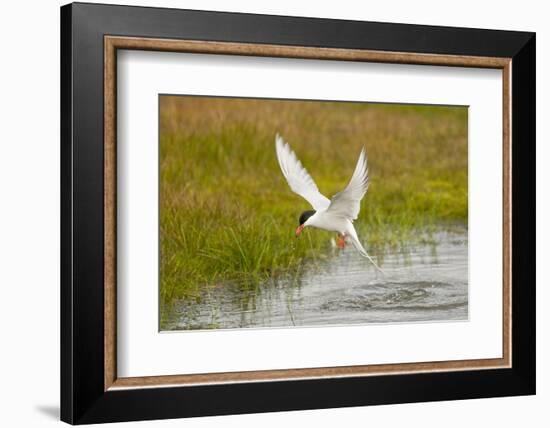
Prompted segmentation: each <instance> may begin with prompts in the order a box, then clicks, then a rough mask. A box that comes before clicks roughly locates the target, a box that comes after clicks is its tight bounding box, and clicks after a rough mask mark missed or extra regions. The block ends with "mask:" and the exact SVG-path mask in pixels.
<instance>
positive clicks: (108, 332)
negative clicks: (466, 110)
mask: <svg viewBox="0 0 550 428" xmlns="http://www.w3.org/2000/svg"><path fill="white" fill-rule="evenodd" d="M107 18H108V19H107ZM119 50H140V51H151V52H174V53H178V52H179V53H195V54H206V55H233V56H239V57H241V56H246V57H250V56H252V57H268V58H293V59H312V60H326V61H329V60H330V61H350V62H367V63H384V64H385V63H389V64H414V65H419V66H430V65H437V66H449V67H471V68H490V69H499V70H502V76H503V77H502V82H503V87H502V94H503V97H502V99H503V109H502V111H503V113H502V129H503V136H502V142H503V152H502V153H503V159H502V160H490V161H488V162H493V161H497V162H499V163H501V164H502V167H503V179H502V182H503V189H502V191H503V194H502V195H503V207H504V208H503V218H502V225H503V227H502V237H503V253H502V262H503V285H502V296H503V297H502V302H503V306H502V344H503V347H502V356H501V358H496V359H495V358H490V359H484V358H480V359H475V360H460V359H458V360H454V361H423V362H412V363H400V364H378V365H373V364H368V365H354V366H334V367H308V368H298V369H276V370H250V371H238V372H221V373H219V372H218V373H196V374H185V375H179V374H177V373H174V375H168V376H167V375H162V376H144V377H119V376H118V375H117V359H116V355H117V293H116V277H117V265H116V261H117V212H116V207H117V199H116V195H117V167H116V165H117V152H116V135H117V129H118V123H117V80H116V78H117V56H116V54H117V51H119ZM151 78H153V77H151ZM535 97H536V89H535V34H534V33H526V32H511V31H496V30H481V29H464V28H448V27H433V26H420V25H408V24H389V23H373V22H357V21H339V20H329V19H313V18H296V17H282V16H266V15H250V14H235V13H221V12H205V11H191V10H177V9H160V8H142V7H128V6H108V5H92V4H84V3H73V4H69V5H66V6H63V7H62V8H61V419H62V420H63V421H65V422H68V423H71V424H85V423H98V422H116V421H130V420H145V419H164V418H178V417H191V416H203V415H223V414H236V413H253V412H254V413H256V412H269V411H282V410H300V409H316V408H328V407H346V406H363V405H374V404H390V403H405V402H419V401H438V400H451V399H466V398H481V397H497V396H511V395H529V394H534V393H535V257H534V254H535V221H534V220H535ZM488 167H490V165H488Z"/></svg>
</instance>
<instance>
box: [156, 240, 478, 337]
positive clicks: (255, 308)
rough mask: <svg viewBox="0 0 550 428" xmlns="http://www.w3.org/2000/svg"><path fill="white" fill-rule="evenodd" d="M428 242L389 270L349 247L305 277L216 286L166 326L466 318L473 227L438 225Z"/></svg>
mask: <svg viewBox="0 0 550 428" xmlns="http://www.w3.org/2000/svg"><path fill="white" fill-rule="evenodd" d="M429 241H430V243H426V244H419V245H415V246H413V247H408V248H402V249H401V250H399V251H396V252H388V253H385V254H383V263H382V266H381V267H382V269H383V270H384V273H383V274H382V273H380V272H378V271H377V270H376V269H375V268H374V267H373V266H372V264H371V263H370V262H369V261H368V260H366V259H364V258H363V257H361V256H360V255H359V254H358V253H357V252H356V251H355V250H354V249H353V247H351V246H347V247H346V249H345V250H338V249H335V250H334V252H335V255H334V256H333V257H330V258H328V259H327V260H326V261H322V262H317V263H312V264H311V266H308V267H307V268H306V269H305V271H304V272H303V273H302V274H301V275H300V277H299V278H285V279H279V280H276V281H275V280H270V281H269V282H268V283H265V284H262V285H261V286H260V287H257V288H255V289H253V290H245V291H243V288H242V287H239V286H237V285H236V284H233V285H229V284H226V285H225V286H223V287H218V288H213V289H209V290H208V291H206V292H205V293H204V296H202V297H201V299H200V303H197V302H192V303H190V302H187V301H180V302H178V303H176V305H175V309H174V310H173V311H172V313H171V315H170V317H169V320H168V322H167V323H166V325H165V327H164V329H166V330H188V329H212V328H221V329H223V328H243V327H256V328H262V327H289V326H314V325H335V324H363V323H400V322H418V321H449V320H466V319H468V237H467V232H466V231H465V230H462V231H460V232H458V233H456V232H439V233H436V234H433V235H432V236H431V238H430V240H429Z"/></svg>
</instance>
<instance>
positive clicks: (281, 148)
mask: <svg viewBox="0 0 550 428" xmlns="http://www.w3.org/2000/svg"><path fill="white" fill-rule="evenodd" d="M275 147H276V150H277V159H278V160H279V166H280V167H281V171H282V172H283V175H284V176H285V178H286V181H287V182H288V185H289V186H290V189H291V190H292V191H293V192H294V193H297V194H298V195H300V196H301V197H302V198H304V199H305V200H306V201H308V202H309V203H310V204H311V206H312V207H313V209H314V210H315V211H319V210H324V209H327V207H328V206H329V205H330V200H329V199H328V198H327V197H326V196H324V195H322V194H321V193H320V192H319V189H318V188H317V185H316V184H315V181H313V178H311V176H310V175H309V173H308V172H307V170H306V169H305V168H304V167H303V166H302V163H301V162H300V161H299V160H298V158H297V157H296V155H295V154H294V152H293V151H292V149H291V148H290V146H289V145H288V144H287V143H285V141H284V140H283V138H282V137H281V136H280V135H279V134H277V136H276V137H275Z"/></svg>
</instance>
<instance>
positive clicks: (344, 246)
mask: <svg viewBox="0 0 550 428" xmlns="http://www.w3.org/2000/svg"><path fill="white" fill-rule="evenodd" d="M342 248H346V235H342Z"/></svg>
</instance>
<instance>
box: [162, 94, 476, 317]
mask: <svg viewBox="0 0 550 428" xmlns="http://www.w3.org/2000/svg"><path fill="white" fill-rule="evenodd" d="M160 114H161V117H160V119H161V122H160V123H161V129H160V196H161V197H160V204H161V208H160V233H161V284H160V293H161V302H162V303H161V314H162V316H161V323H162V320H163V319H165V316H166V314H167V312H168V310H169V308H170V305H171V303H172V302H173V301H174V300H175V299H179V298H186V299H197V300H199V299H200V296H201V291H204V289H205V287H223V286H224V284H226V283H227V281H238V282H239V284H242V286H243V287H256V286H257V285H258V284H259V283H261V282H262V281H263V280H265V279H267V278H269V277H272V276H277V275H283V274H287V273H294V274H295V273H296V272H297V271H298V270H299V269H301V267H303V265H304V261H308V260H309V261H313V260H318V259H323V258H326V257H330V254H331V251H328V250H329V248H330V238H333V237H334V236H333V234H330V233H328V232H323V231H319V230H308V229H306V230H305V231H304V234H303V236H302V237H301V238H300V239H296V238H295V237H294V230H295V228H296V226H297V225H298V217H299V215H300V213H301V212H302V211H304V210H306V209H310V207H309V206H308V204H307V202H306V201H304V200H303V199H301V198H300V197H299V196H297V195H295V194H293V193H292V192H291V191H290V189H289V188H288V185H287V184H286V182H285V180H284V178H283V175H282V173H281V171H280V169H279V166H278V163H277V159H276V155H275V148H274V138H275V133H276V132H279V133H280V134H281V135H282V136H283V137H284V138H285V140H287V141H288V142H289V143H290V145H291V147H292V148H293V150H295V151H296V153H297V155H298V157H299V158H300V159H301V161H302V162H303V164H304V166H305V167H306V168H307V169H308V171H309V172H310V174H311V175H312V177H313V178H314V180H315V181H316V182H317V185H318V186H319V188H320V190H321V192H323V193H324V194H326V195H327V196H328V197H330V196H332V195H333V194H334V193H335V192H337V191H339V190H341V189H342V188H343V187H345V185H346V184H347V182H348V180H349V178H350V177H351V174H352V172H353V169H354V167H355V162H356V161H357V157H358V154H359V151H360V149H361V147H362V146H363V145H364V146H365V147H366V150H367V155H368V160H369V173H370V180H371V182H370V187H369V191H368V193H367V195H366V196H365V198H364V200H363V203H362V209H361V213H360V215H359V219H358V220H357V221H356V226H357V228H358V232H359V234H360V237H361V239H362V241H363V242H364V244H365V246H366V248H367V250H368V251H370V252H372V253H373V255H379V256H380V257H381V256H382V253H383V251H384V249H387V248H388V247H393V248H396V247H398V246H399V245H401V244H402V243H404V242H405V243H406V242H412V241H414V240H415V239H418V238H419V236H420V234H419V231H424V230H429V229H430V228H433V227H435V226H439V225H441V224H453V223H466V222H467V215H468V198H467V195H468V167H467V133H468V126H467V109H466V108H464V107H430V106H404V105H382V104H359V103H336V102H322V103H319V102H302V101H300V102H296V101H277V100H244V99H223V98H201V97H168V96H163V97H161V108H160ZM379 261H382V260H381V259H380V258H379Z"/></svg>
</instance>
